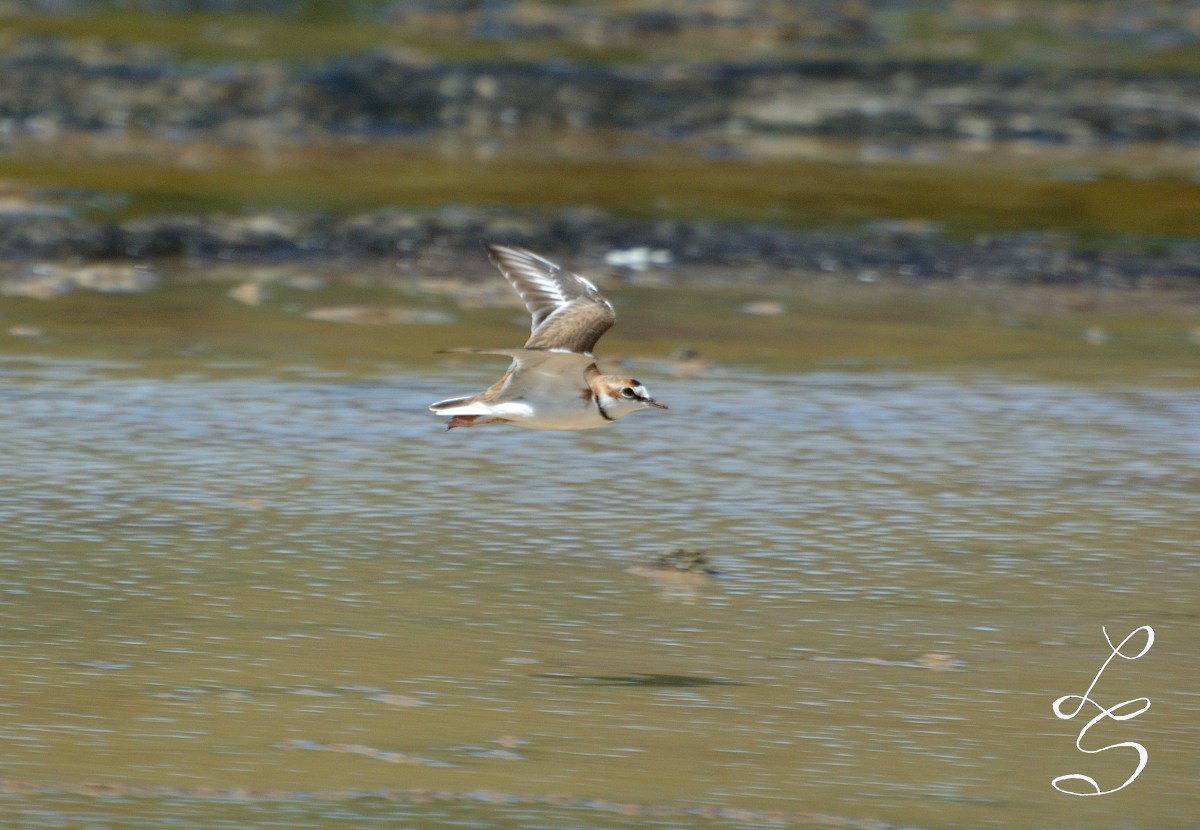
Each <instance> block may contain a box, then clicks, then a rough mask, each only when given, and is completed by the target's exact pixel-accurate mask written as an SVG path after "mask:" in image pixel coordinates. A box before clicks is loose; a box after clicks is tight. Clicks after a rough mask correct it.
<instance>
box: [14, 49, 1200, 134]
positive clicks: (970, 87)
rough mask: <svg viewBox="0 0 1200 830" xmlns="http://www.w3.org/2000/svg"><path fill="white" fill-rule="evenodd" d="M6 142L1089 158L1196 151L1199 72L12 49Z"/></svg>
mask: <svg viewBox="0 0 1200 830" xmlns="http://www.w3.org/2000/svg"><path fill="white" fill-rule="evenodd" d="M0 124H2V125H3V127H4V130H3V132H4V133H8V134H20V133H23V132H34V133H37V132H46V131H49V130H56V129H73V130H142V131H147V132H150V133H155V134H159V135H162V136H164V137H169V138H173V139H175V140H184V139H187V138H196V137H210V138H212V137H216V138H226V139H233V140H245V139H246V138H247V136H257V137H259V138H262V137H263V136H265V135H271V134H275V135H278V136H281V137H286V138H288V139H290V140H296V139H302V138H304V137H309V138H315V137H319V136H320V135H324V134H339V135H340V134H346V133H359V134H370V135H380V134H398V135H405V134H414V133H422V132H426V133H427V132H434V131H442V130H455V131H468V132H474V133H488V132H493V131H496V130H501V131H503V130H515V129H529V128H534V129H564V130H595V129H622V130H636V131H639V132H643V133H652V134H653V133H658V134H666V135H681V134H686V135H695V134H700V133H715V134H724V135H728V136H729V137H730V141H731V148H732V150H733V151H735V152H736V149H737V145H738V141H739V140H741V139H744V137H745V136H747V135H754V134H762V135H780V134H782V135H816V136H837V137H850V138H864V137H868V138H869V137H875V138H889V139H904V140H928V139H970V140H980V141H992V140H996V141H1008V140H1021V139H1024V140H1034V141H1039V142H1050V143H1059V144H1074V145H1081V146H1094V145H1097V144H1113V143H1120V142H1131V141H1165V142H1185V143H1195V142H1198V141H1200V77H1198V76H1196V75H1194V74H1190V73H1170V72H1159V73H1150V72H1142V73H1134V72H1128V71H1126V72H1121V71H1102V70H1096V69H1079V70H1069V69H1059V70H1054V71H1049V70H1042V71H1035V70H1031V69H1029V68H1023V67H1002V66H990V65H985V64H982V63H978V62H970V61H954V60H937V61H934V60H929V61H919V60H917V61H896V60H888V61H870V60H850V59H825V60H814V59H810V60H797V61H792V62H779V61H775V62H769V63H754V62H743V63H721V64H693V65H685V66H638V67H622V66H614V65H605V64H586V63H570V62H562V61H554V62H540V63H515V62H465V63H447V62H441V61H430V60H423V59H416V58H411V57H406V56H403V55H399V56H398V55H394V54H389V53H386V52H373V53H368V54H361V55H356V56H350V57H345V58H340V59H333V60H329V61H325V62H320V63H317V64H314V65H300V66H291V65H285V64H283V63H280V62H275V61H260V62H244V63H237V64H220V65H210V64H192V63H178V62H171V61H164V60H162V59H161V57H157V56H156V57H153V58H151V57H146V56H144V55H142V54H141V53H140V52H137V51H131V50H128V49H120V48H116V47H107V46H98V45H96V44H88V45H86V46H78V45H70V44H64V43H62V42H58V41H54V40H43V39H26V40H24V41H21V42H19V43H18V44H17V46H16V48H13V49H11V50H9V51H8V52H7V54H6V55H5V56H4V57H3V59H0Z"/></svg>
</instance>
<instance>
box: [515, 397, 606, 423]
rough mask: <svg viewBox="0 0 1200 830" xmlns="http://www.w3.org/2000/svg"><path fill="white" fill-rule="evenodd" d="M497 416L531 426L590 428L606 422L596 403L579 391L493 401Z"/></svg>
mask: <svg viewBox="0 0 1200 830" xmlns="http://www.w3.org/2000/svg"><path fill="white" fill-rule="evenodd" d="M492 412H493V413H494V414H495V415H496V417H499V418H504V419H505V420H508V421H511V422H512V423H514V424H516V425H517V426H523V427H529V428H530V429H592V428H593V427H602V426H604V425H605V424H607V423H609V421H608V419H606V418H605V417H604V416H602V415H601V414H600V412H599V410H597V409H596V404H595V403H593V402H591V401H590V400H589V401H585V400H583V398H582V396H581V395H573V396H571V397H569V398H566V399H560V398H550V399H547V398H539V399H537V400H531V399H528V398H519V399H517V400H512V401H505V402H504V403H498V404H495V405H493V407H492Z"/></svg>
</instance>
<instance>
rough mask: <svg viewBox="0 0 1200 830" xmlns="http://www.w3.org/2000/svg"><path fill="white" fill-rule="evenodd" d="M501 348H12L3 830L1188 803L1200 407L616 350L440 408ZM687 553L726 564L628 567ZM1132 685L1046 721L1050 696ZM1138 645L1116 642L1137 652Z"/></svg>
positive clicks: (1120, 392) (960, 822)
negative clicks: (75, 351) (634, 388)
mask: <svg viewBox="0 0 1200 830" xmlns="http://www.w3.org/2000/svg"><path fill="white" fill-rule="evenodd" d="M494 369H495V367H494V366H491V365H490V364H489V365H488V366H486V367H480V368H476V367H455V368H452V369H447V370H446V371H445V372H442V373H440V374H436V375H435V374H428V373H416V372H414V373H396V374H393V375H391V376H385V377H381V378H379V379H377V380H372V381H368V382H364V381H362V380H358V379H354V378H347V377H343V376H340V375H338V374H337V373H335V372H329V371H325V372H322V371H317V370H315V369H314V370H304V369H303V368H295V367H292V368H291V369H290V370H289V371H287V372H282V371H263V372H262V373H260V374H259V373H255V372H243V373H241V374H240V376H238V377H233V378H221V377H218V376H217V375H215V374H213V373H202V372H197V373H196V374H186V373H184V374H179V375H176V376H173V377H167V378H163V377H160V376H156V377H146V376H143V375H142V374H141V373H139V371H138V369H137V367H136V366H130V365H121V364H116V363H89V362H81V361H75V362H73V361H64V360H50V359H46V360H40V359H21V360H17V359H10V360H7V361H4V362H3V365H2V366H0V370H2V371H3V374H4V384H3V386H2V387H0V442H2V444H3V446H4V448H5V449H4V457H3V462H2V463H3V468H4V469H3V485H2V489H0V620H2V624H3V631H2V636H0V657H2V659H0V688H2V689H3V690H4V691H3V695H2V696H0V746H2V747H3V752H2V755H0V779H3V784H2V788H3V790H4V792H3V793H0V817H3V818H2V819H0V820H2V822H3V823H4V825H5V826H12V827H29V828H38V827H47V828H49V827H53V828H58V827H65V826H90V827H114V828H121V827H162V826H181V827H190V826H214V827H215V826H221V827H224V826H228V827H245V826H253V825H258V824H262V825H266V824H276V823H282V824H286V825H287V826H293V827H332V826H339V827H341V826H388V827H399V826H406V827H408V826H412V827H418V826H419V827H451V826H453V827H463V826H468V827H496V826H531V825H537V826H553V827H625V826H629V827H633V826H692V825H695V824H696V823H697V822H708V825H707V826H716V825H726V824H734V825H743V824H744V825H752V824H761V823H763V822H767V821H772V822H774V821H783V820H790V821H793V822H797V823H815V824H826V823H828V824H833V823H837V822H848V823H850V824H852V825H853V824H859V823H862V824H866V823H869V822H870V821H872V820H880V821H883V822H887V823H891V824H900V825H905V826H917V827H951V826H987V827H1062V826H1093V827H1109V826H1111V827H1138V828H1141V827H1146V828H1157V827H1176V826H1182V825H1185V824H1189V825H1190V824H1193V823H1194V821H1195V816H1196V815H1197V814H1198V811H1200V789H1198V788H1197V787H1196V784H1195V780H1196V775H1197V773H1198V772H1200V762H1198V761H1197V753H1196V746H1197V736H1198V734H1200V733H1198V729H1200V697H1198V695H1200V687H1198V686H1197V679H1198V678H1200V674H1197V670H1196V665H1197V662H1196V660H1197V654H1198V653H1200V626H1198V624H1197V610H1196V597H1197V588H1198V587H1200V568H1198V564H1200V557H1198V550H1197V536H1198V531H1200V398H1198V397H1197V395H1196V394H1194V393H1190V392H1188V391H1186V390H1184V391H1181V390H1162V389H1136V388H1134V389H1117V390H1103V389H1094V388H1092V389H1088V388H1083V387H1072V386H1065V385H1054V384H1050V383H1043V382H1033V381H1029V382H1025V381H1020V380H1015V379H1012V378H1007V379H992V380H989V379H980V378H971V379H958V378H954V377H950V376H926V375H921V374H902V375H901V374H838V373H816V374H805V375H799V376H786V375H765V374H764V375H757V376H756V375H753V374H746V373H744V372H742V373H736V374H735V373H722V372H717V373H715V374H714V375H713V376H712V377H708V378H704V379H692V380H687V381H683V380H677V379H672V378H670V377H654V376H652V375H651V376H644V377H643V378H642V379H643V380H645V381H646V382H647V384H648V385H650V387H651V388H652V389H653V391H654V393H655V395H656V396H657V397H659V398H660V399H662V400H666V401H668V402H669V403H670V404H671V407H672V408H671V410H670V412H666V413H659V412H647V413H639V414H636V415H633V416H631V417H630V418H628V419H626V420H623V421H622V422H621V423H620V424H618V425H616V426H614V427H611V428H607V429H603V430H597V431H594V432H588V433H565V434H562V433H542V432H533V431H528V432H527V431H520V430H516V429H477V430H456V431H454V432H450V433H447V432H444V431H442V429H441V426H440V423H439V422H438V421H437V419H435V418H434V417H433V416H431V415H428V414H427V413H425V412H424V407H425V405H426V404H427V403H428V402H429V401H431V400H436V399H438V398H440V397H445V396H447V395H449V394H455V393H459V392H466V391H470V390H472V389H474V388H476V387H478V386H479V384H480V383H482V382H485V381H486V380H488V379H489V378H490V376H491V374H492V371H493V370H494ZM677 547H689V548H702V549H704V550H706V551H708V553H709V554H710V556H711V558H712V561H713V564H714V565H715V566H716V567H717V568H718V569H719V570H720V571H721V572H722V576H721V577H720V578H718V579H716V580H713V581H712V583H711V584H699V585H693V584H690V583H689V584H663V583H662V582H661V581H658V580H653V579H648V578H646V576H645V575H644V573H643V574H639V573H634V572H631V570H630V568H631V567H632V566H635V565H639V564H645V563H647V562H649V561H651V560H653V558H654V557H655V556H656V555H658V554H661V553H663V552H665V551H669V550H671V549H673V548H677ZM1141 625H1152V626H1153V627H1154V631H1155V633H1156V635H1157V639H1156V642H1155V644H1154V647H1153V649H1152V650H1151V651H1150V652H1149V653H1148V654H1147V655H1146V656H1144V657H1143V658H1141V659H1140V660H1137V661H1125V660H1120V659H1117V660H1114V661H1113V664H1112V665H1110V666H1109V668H1108V670H1107V671H1106V672H1105V673H1104V675H1103V677H1102V678H1101V680H1100V681H1099V683H1097V685H1096V688H1095V690H1094V693H1093V697H1095V698H1096V699H1098V700H1100V701H1101V702H1102V703H1103V704H1104V705H1106V706H1112V705H1114V704H1116V703H1119V702H1121V701H1124V700H1128V699H1131V698H1137V697H1143V696H1144V697H1148V698H1150V699H1151V700H1152V702H1153V705H1152V708H1151V709H1150V710H1149V711H1148V712H1147V713H1146V714H1144V715H1142V716H1141V717H1139V718H1136V719H1133V720H1128V721H1125V722H1121V723H1114V722H1109V723H1105V724H1101V725H1098V726H1096V727H1095V728H1094V729H1093V731H1092V733H1091V734H1089V736H1088V737H1087V738H1086V739H1085V741H1084V745H1085V746H1090V747H1092V748H1098V747H1102V746H1105V745H1107V744H1112V743H1117V742H1120V741H1137V742H1139V743H1141V744H1142V745H1144V747H1145V748H1146V751H1147V752H1148V756H1149V762H1148V765H1147V767H1146V769H1145V771H1144V772H1143V773H1142V774H1141V776H1140V777H1139V778H1138V779H1137V780H1136V781H1134V782H1133V783H1131V784H1130V785H1129V786H1128V787H1127V788H1125V789H1124V790H1122V791H1121V792H1119V793H1115V794H1112V795H1107V796H1103V797H1100V798H1090V799H1085V798H1072V797H1070V796H1067V795H1063V794H1060V793H1058V792H1056V791H1054V790H1053V789H1052V788H1051V786H1050V781H1051V779H1052V778H1054V777H1055V776H1057V775H1063V774H1067V773H1072V772H1079V773H1085V774H1089V775H1092V776H1093V777H1095V778H1096V779H1097V780H1098V781H1099V782H1100V783H1101V785H1102V786H1104V787H1105V788H1113V787H1117V786H1119V785H1120V783H1121V782H1123V781H1124V780H1125V779H1126V778H1127V777H1129V776H1130V775H1131V774H1132V773H1133V771H1134V768H1135V766H1136V762H1137V756H1136V752H1135V751H1134V750H1132V749H1130V748H1117V749H1113V750H1109V751H1107V752H1104V753H1100V754H1095V755H1087V754H1084V753H1082V752H1080V751H1078V750H1077V749H1076V748H1075V745H1074V742H1075V738H1076V734H1077V733H1078V732H1079V730H1080V728H1082V727H1083V725H1084V723H1085V722H1086V720H1087V719H1088V718H1089V717H1091V714H1090V713H1094V712H1095V709H1094V707H1093V708H1090V709H1088V710H1086V711H1085V714H1081V715H1080V716H1079V717H1078V718H1076V719H1075V720H1074V721H1060V720H1057V719H1056V718H1055V717H1054V715H1053V713H1052V710H1051V703H1052V701H1053V700H1054V699H1055V698H1057V697H1059V696H1061V695H1067V694H1082V693H1083V692H1084V691H1085V689H1086V688H1087V686H1088V684H1089V683H1090V682H1091V681H1092V678H1093V676H1094V675H1095V674H1096V672H1097V671H1098V670H1099V669H1100V667H1101V665H1102V664H1103V662H1104V660H1105V658H1106V657H1108V656H1109V653H1110V652H1109V648H1108V646H1107V644H1106V643H1105V641H1104V637H1103V635H1102V633H1101V627H1102V626H1107V627H1108V631H1109V634H1110V635H1111V636H1112V637H1113V638H1114V641H1116V640H1117V639H1118V638H1123V637H1124V636H1125V635H1126V634H1128V633H1129V632H1131V631H1133V630H1134V629H1135V628H1137V627H1138V626H1141ZM1130 650H1134V647H1132V646H1131V648H1130Z"/></svg>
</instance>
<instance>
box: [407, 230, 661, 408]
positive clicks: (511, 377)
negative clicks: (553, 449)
mask: <svg viewBox="0 0 1200 830" xmlns="http://www.w3.org/2000/svg"><path fill="white" fill-rule="evenodd" d="M483 247H484V249H485V250H486V251H487V253H488V256H489V257H491V260H492V262H493V263H494V264H495V266H496V267H497V268H499V269H500V273H502V274H503V275H504V276H505V277H506V278H507V279H508V281H509V282H510V283H512V285H513V288H515V289H517V293H518V294H520V295H521V299H522V300H524V301H525V306H526V307H527V308H528V309H529V313H530V315H532V317H533V322H532V326H531V327H532V334H530V336H529V340H527V341H526V342H525V346H524V348H520V349H451V350H449V351H453V352H463V353H469V354H494V355H503V356H504V357H508V358H510V359H511V360H512V363H511V365H509V367H508V371H507V372H505V373H504V376H503V377H502V378H500V380H498V381H496V382H495V383H493V384H492V385H491V386H489V387H488V388H487V389H485V390H484V391H483V392H480V393H479V394H478V395H469V396H465V397H461V398H448V399H447V400H444V401H438V402H437V403H435V404H433V405H432V406H430V407H429V409H430V410H431V411H433V412H436V413H437V414H438V415H443V416H446V417H448V418H449V419H450V420H449V421H448V422H447V424H446V428H447V429H454V428H455V427H474V426H480V425H482V424H515V425H517V426H522V427H528V428H531V429H592V428H593V427H602V426H605V425H607V424H611V423H612V422H613V421H615V420H617V419H618V418H620V417H621V416H623V415H628V414H629V413H630V412H635V411H637V410H639V409H646V408H651V407H652V408H655V409H666V408H667V406H666V404H662V403H659V402H658V401H656V400H654V398H652V397H650V393H649V392H647V391H646V387H645V386H643V385H642V384H641V383H639V382H638V381H636V380H634V379H633V378H627V377H619V376H616V375H605V374H602V373H601V372H600V370H599V369H598V368H597V367H596V356H595V355H593V354H592V349H594V348H595V347H596V341H597V340H599V339H600V337H601V335H603V334H604V332H606V331H608V330H609V329H610V328H612V325H613V322H614V321H615V320H616V314H615V313H614V312H613V307H612V306H611V305H610V304H609V302H608V300H606V299H604V297H602V296H600V292H599V291H597V290H596V286H594V285H592V283H591V282H590V281H588V280H587V279H585V278H584V277H581V276H579V275H578V274H572V273H571V272H570V271H564V270H563V269H562V268H560V267H558V266H557V265H555V264H554V263H553V262H551V261H550V260H548V259H545V258H543V257H540V256H538V255H537V254H535V253H533V252H532V251H527V250H525V249H524V248H517V247H511V246H507V245H492V244H490V243H487V242H485V243H484V245H483Z"/></svg>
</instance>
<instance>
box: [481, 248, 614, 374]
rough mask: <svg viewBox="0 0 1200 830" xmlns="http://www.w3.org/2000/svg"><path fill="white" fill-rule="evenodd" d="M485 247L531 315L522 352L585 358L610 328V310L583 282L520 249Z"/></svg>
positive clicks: (578, 277) (588, 284) (585, 280)
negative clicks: (582, 355)
mask: <svg viewBox="0 0 1200 830" xmlns="http://www.w3.org/2000/svg"><path fill="white" fill-rule="evenodd" d="M484 247H485V248H486V250H487V252H488V256H489V257H491V260H492V262H493V263H494V264H495V266H496V267H497V268H499V269H500V273H502V274H504V276H505V278H507V279H508V281H509V282H510V283H512V285H513V287H514V288H515V289H516V290H517V293H518V294H520V295H521V299H522V300H524V301H525V307H526V308H528V309H529V314H530V317H531V318H532V321H531V324H530V329H531V331H532V334H531V335H530V338H529V341H528V342H527V343H526V344H525V346H526V348H529V349H566V350H568V351H580V352H587V351H591V350H592V348H593V347H594V346H595V345H596V341H597V340H599V339H600V335H602V334H604V332H606V331H608V330H609V329H610V328H611V327H612V324H613V322H614V321H615V320H616V314H615V313H614V312H613V309H612V306H611V305H609V303H608V301H607V300H606V299H604V297H603V296H601V294H600V292H599V291H597V290H596V286H594V285H592V283H591V282H590V281H589V280H588V279H586V278H585V277H581V276H579V275H578V274H572V273H571V272H569V271H564V270H563V269H562V268H560V267H558V265H556V264H554V263H553V262H551V261H550V260H548V259H545V258H544V257H540V256H538V255H537V254H535V253H533V252H532V251H527V250H525V249H524V248H515V247H510V246H506V245H492V244H489V243H484Z"/></svg>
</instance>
